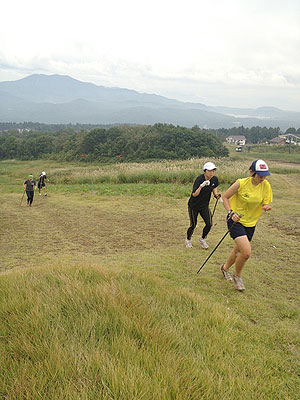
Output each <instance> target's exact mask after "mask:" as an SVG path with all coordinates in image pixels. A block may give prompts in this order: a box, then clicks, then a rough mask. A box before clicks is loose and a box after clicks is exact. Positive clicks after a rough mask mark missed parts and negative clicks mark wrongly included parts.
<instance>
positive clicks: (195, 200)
mask: <svg viewBox="0 0 300 400" xmlns="http://www.w3.org/2000/svg"><path fill="white" fill-rule="evenodd" d="M215 172H216V166H215V164H214V163H212V162H207V163H205V164H204V166H203V174H202V175H200V176H198V177H197V178H196V180H195V182H194V186H193V191H192V194H191V197H190V199H189V201H188V212H189V217H190V226H189V228H188V230H187V237H186V239H185V246H186V248H188V249H190V248H191V247H193V246H192V241H191V238H192V235H193V233H194V230H195V228H196V225H197V219H198V214H200V215H201V217H202V219H203V221H204V223H205V226H204V228H203V231H202V237H200V239H199V242H200V244H201V246H202V247H203V248H204V249H208V244H207V243H206V240H205V239H206V237H207V235H208V233H209V231H210V229H211V224H212V221H211V212H210V209H209V201H210V198H211V193H212V192H213V194H214V197H215V198H216V199H218V198H220V197H221V195H220V194H218V193H217V186H219V181H218V178H217V177H216V176H215Z"/></svg>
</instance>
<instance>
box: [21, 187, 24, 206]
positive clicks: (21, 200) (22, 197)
mask: <svg viewBox="0 0 300 400" xmlns="http://www.w3.org/2000/svg"><path fill="white" fill-rule="evenodd" d="M24 194H25V190H24V192H23V196H22V199H21V203H20V207H21V204H22V201H23V198H24Z"/></svg>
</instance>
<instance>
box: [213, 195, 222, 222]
mask: <svg viewBox="0 0 300 400" xmlns="http://www.w3.org/2000/svg"><path fill="white" fill-rule="evenodd" d="M219 198H220V197H217V200H216V202H215V206H214V209H213V213H212V216H211V224H212V220H213V217H214V215H215V211H216V207H217V204H218V201H219Z"/></svg>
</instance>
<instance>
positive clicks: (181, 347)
mask: <svg viewBox="0 0 300 400" xmlns="http://www.w3.org/2000/svg"><path fill="white" fill-rule="evenodd" d="M221 161H222V162H221ZM267 161H268V162H269V163H270V166H271V171H272V169H273V168H274V169H275V168H277V169H278V170H277V171H278V172H276V173H272V176H271V177H270V182H271V184H272V187H273V191H274V204H273V210H272V211H271V212H270V213H266V214H264V215H262V217H261V219H260V221H259V224H258V227H257V230H256V233H255V236H254V239H253V244H252V246H253V254H252V257H251V258H250V260H249V261H248V262H247V265H246V266H245V270H244V273H243V274H244V275H243V276H244V282H245V285H246V291H245V292H244V293H239V292H237V291H236V290H235V289H234V288H233V286H232V284H231V283H230V282H226V281H224V280H223V279H222V278H221V274H220V272H219V264H220V263H221V261H223V260H224V259H225V257H226V256H227V254H228V252H229V250H230V248H231V246H232V240H231V239H230V238H228V237H226V239H225V240H224V242H223V243H222V245H221V246H220V247H219V248H218V250H217V251H216V253H215V254H214V255H213V256H212V257H211V259H210V260H209V261H208V263H207V264H206V265H205V267H204V269H203V270H202V272H201V273H200V274H198V275H197V274H196V271H197V270H198V269H199V267H200V265H201V264H202V263H203V262H204V260H205V258H206V257H207V256H208V254H209V252H206V251H205V250H202V249H201V248H200V247H199V245H198V244H197V238H198V237H199V234H200V232H201V229H202V227H203V224H202V223H201V220H200V222H199V226H198V227H197V230H196V232H195V235H194V237H193V245H194V247H193V248H192V249H190V250H187V249H186V248H185V247H184V238H185V232H186V229H187V227H188V215H187V209H186V206H187V199H188V196H189V193H190V190H191V185H192V183H189V182H186V183H180V182H177V183H168V182H159V183H153V182H149V183H146V182H144V181H143V182H140V183H135V184H134V183H125V182H123V183H118V182H117V180H116V181H115V183H114V181H113V179H115V177H116V176H118V175H119V174H120V173H122V174H124V176H125V177H129V176H130V175H131V174H132V173H138V174H140V175H143V174H144V172H145V171H150V172H149V173H150V174H151V169H153V171H154V172H153V174H157V173H161V176H163V174H165V173H166V175H165V176H168V173H169V172H170V173H173V172H174V171H176V170H179V171H183V172H184V169H185V168H186V169H187V170H191V171H194V172H195V177H196V176H197V171H199V169H200V167H201V165H202V163H203V160H191V161H187V162H181V163H179V162H174V163H164V162H162V163H151V164H139V165H137V164H128V165H120V166H114V167H110V166H99V165H87V166H85V167H82V166H81V165H80V164H67V163H66V164H56V163H49V164H46V165H45V164H43V163H42V162H41V161H37V162H30V163H19V162H7V163H0V184H1V192H0V200H1V205H2V212H1V225H0V233H1V242H0V252H1V267H0V271H1V274H0V320H1V324H0V357H1V363H0V398H3V399H6V400H7V399H9V400H15V399H17V400H18V399H20V400H21V399H22V400H23V399H30V400H31V399H47V400H48V399H49V400H51V399H55V400H60V399H64V400H65V399H70V400H71V399H72V400H73V399H80V400H81V399H89V400H90V399H97V400H98V399H104V400H105V399H118V400H119V399H121V400H127V399H130V400H133V399H134V400H135V399H146V400H148V399H151V400H152V399H164V400H169V399H178V400H185V399H189V400H191V399H195V400H198V399H217V400H219V399H228V400H229V399H230V400H231V399H246V400H247V399H282V400H283V399H284V400H287V399H288V400H298V398H299V392H300V379H299V370H300V362H299V360H300V351H299V349H300V346H299V345H300V340H299V326H300V312H299V310H300V300H299V291H300V280H299V272H298V269H297V266H298V265H299V246H298V241H299V235H300V206H299V204H298V198H299V195H300V177H299V174H290V173H282V171H286V172H287V171H289V170H290V169H295V170H297V169H298V168H299V165H291V166H290V168H289V166H288V165H287V164H286V163H275V162H274V163H273V162H272V161H269V160H267ZM216 162H217V163H219V165H220V169H219V171H218V175H219V172H220V174H224V183H223V185H222V186H221V189H220V190H221V191H224V190H225V188H226V187H227V186H228V184H227V181H228V180H229V179H231V177H232V176H233V175H235V174H241V175H242V174H244V175H243V176H246V175H247V168H248V167H249V166H248V164H249V160H239V161H232V160H219V161H217V160H216ZM221 166H222V167H221ZM42 170H46V172H47V174H48V176H49V178H50V183H49V185H48V186H47V188H48V197H42V196H36V197H35V200H34V205H33V207H32V208H27V207H26V206H25V202H24V203H23V204H22V205H21V206H20V200H21V194H22V181H23V179H24V175H25V176H26V174H27V172H28V171H34V173H35V174H37V173H38V172H39V171H42ZM58 171H60V173H61V176H66V177H68V178H69V179H70V182H69V183H68V184H62V183H55V184H54V183H53V179H54V174H55V172H58ZM133 171H134V172H133ZM136 171H138V172H136ZM102 174H106V175H107V176H109V177H110V179H111V180H110V181H108V182H105V183H102V184H100V183H95V184H92V183H91V182H90V181H89V179H90V177H91V176H94V177H99V176H101V175H102ZM146 175H147V174H145V175H144V176H146ZM80 177H82V179H84V178H85V177H88V178H89V179H88V181H87V183H81V184H80V183H79V182H80ZM126 182H127V181H126ZM213 205H214V201H212V203H211V206H212V207H213ZM224 217H225V210H224V209H223V208H222V205H221V204H219V205H218V207H217V209H216V214H215V218H214V226H213V229H212V232H211V233H210V234H209V236H208V243H209V245H210V250H211V249H213V248H214V246H215V245H216V244H217V243H218V242H219V240H220V238H221V237H222V236H223V234H224V232H225V231H226V225H225V221H224Z"/></svg>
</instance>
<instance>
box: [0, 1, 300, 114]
mask: <svg viewBox="0 0 300 400" xmlns="http://www.w3.org/2000/svg"><path fill="white" fill-rule="evenodd" d="M31 74H47V75H51V74H61V75H68V76H71V77H72V78H75V79H78V80H81V81H84V82H92V83H95V84H96V85H101V86H107V87H122V88H128V89H133V90H136V91H138V92H141V93H155V94H158V95H162V96H165V97H169V98H173V99H177V100H180V101H185V102H197V103H203V104H206V105H208V106H228V107H239V108H247V107H250V108H257V107H263V106H272V107H278V108H281V109H283V110H291V111H298V112H300V1H299V0H285V1H282V0H210V1H209V0H181V1H179V0H151V1H150V0H147V1H146V0H84V1H80V2H79V1H77V0H73V1H70V0H51V1H50V0H43V1H41V0H26V1H24V0H9V1H5V2H3V4H1V19H0V82H2V81H13V80H17V79H21V78H24V77H26V76H28V75H31Z"/></svg>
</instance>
